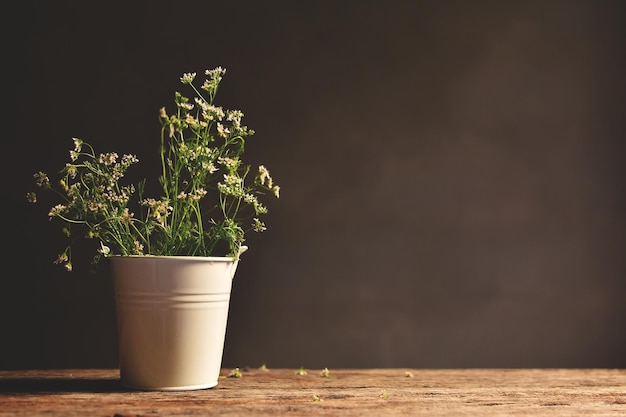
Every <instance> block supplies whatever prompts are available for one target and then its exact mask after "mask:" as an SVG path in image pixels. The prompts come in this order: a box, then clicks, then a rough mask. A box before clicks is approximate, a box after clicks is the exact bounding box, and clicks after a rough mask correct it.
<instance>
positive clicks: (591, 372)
mask: <svg viewBox="0 0 626 417" xmlns="http://www.w3.org/2000/svg"><path fill="white" fill-rule="evenodd" d="M296 371H297V370H295V369H268V370H265V369H242V370H241V373H242V376H241V377H240V378H233V377H229V374H230V373H231V372H232V370H228V369H224V370H222V376H221V377H220V381H219V384H218V386H217V387H215V388H211V389H207V390H197V391H179V392H158V391H156V392H155V391H131V390H128V389H125V388H123V387H122V386H121V385H120V383H119V373H118V371H117V370H107V369H102V370H99V369H91V370H85V369H81V370H78V369H77V370H40V371H37V370H32V371H0V416H70V417H71V416H109V417H113V416H116V417H131V416H133V417H136V416H217V415H219V416H277V415H290V416H305V415H306V416H308V415H316V416H377V417H379V416H413V415H419V416H505V415H506V416H586V415H588V416H620V417H623V416H626V370H624V369H441V370H435V369H336V370H333V369H330V370H329V375H328V376H327V377H325V376H322V370H321V369H320V370H314V369H307V370H306V371H307V374H306V375H298V374H297V372H296Z"/></svg>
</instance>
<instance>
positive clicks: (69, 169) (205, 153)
mask: <svg viewBox="0 0 626 417" xmlns="http://www.w3.org/2000/svg"><path fill="white" fill-rule="evenodd" d="M225 72H226V71H225V70H224V69H223V68H221V67H218V68H215V69H212V70H207V71H206V72H205V75H206V79H205V81H204V82H203V84H202V85H201V87H200V88H197V87H196V86H195V85H194V81H195V79H196V74H195V73H185V74H183V76H182V77H181V79H180V81H181V82H182V84H183V85H186V86H189V87H190V88H191V90H192V91H193V92H194V97H193V100H191V99H190V98H188V97H186V96H184V95H182V94H181V93H179V92H176V93H175V95H174V102H175V105H176V109H175V111H174V112H172V113H171V114H170V113H168V112H167V111H166V109H165V108H162V109H160V113H159V115H160V120H161V125H162V129H161V147H160V149H161V150H160V159H161V174H160V177H159V184H160V186H161V189H162V195H161V196H160V197H158V198H153V197H147V196H144V190H145V189H146V180H145V179H144V180H142V181H140V182H139V183H136V184H123V183H122V180H123V179H124V176H125V174H126V172H127V170H128V169H130V168H131V167H132V166H133V165H135V164H137V163H138V162H139V160H138V158H137V157H136V156H135V155H123V156H122V157H121V158H120V157H119V154H117V153H115V152H110V153H101V154H98V153H96V152H95V150H94V148H93V147H92V146H91V145H90V144H88V143H86V142H85V141H83V140H81V139H77V138H74V139H73V141H74V147H73V149H72V150H70V162H68V163H67V164H66V165H65V167H64V168H63V169H62V170H61V171H60V172H61V178H60V179H59V180H58V182H56V183H53V182H52V181H51V180H50V178H49V177H48V175H47V174H45V173H43V172H38V173H37V174H35V175H34V178H35V184H36V185H37V186H38V187H40V188H42V189H45V190H52V191H54V192H55V193H56V195H57V196H58V197H60V200H61V201H60V202H59V203H58V204H55V205H54V206H53V207H52V208H51V210H50V211H49V213H48V215H49V217H50V218H51V219H52V218H56V219H59V220H61V221H62V223H63V228H62V229H63V232H64V234H65V235H66V236H67V237H68V239H69V242H68V244H67V246H66V247H65V249H64V250H63V252H62V253H61V254H60V255H59V256H58V258H57V261H56V262H57V263H61V264H64V265H65V267H66V268H67V269H68V270H71V269H72V257H71V254H72V253H71V249H72V246H73V244H74V243H75V242H76V241H77V240H78V239H81V238H83V237H86V238H89V239H96V240H97V241H99V245H98V248H97V253H96V255H95V257H94V262H97V261H99V260H100V258H101V257H102V256H112V255H185V256H221V255H224V254H226V255H228V256H232V257H238V256H239V253H240V248H241V246H242V244H243V242H244V240H245V239H244V237H245V234H246V232H248V231H255V232H262V231H264V230H266V226H265V223H264V222H263V221H261V217H262V216H263V215H265V214H267V212H268V209H267V206H266V205H265V204H263V203H261V200H260V198H261V197H262V196H264V195H266V194H269V195H273V196H274V197H276V198H278V197H279V193H280V187H279V186H277V185H275V184H274V182H273V180H272V178H271V176H270V174H269V171H268V170H267V168H266V167H265V166H263V165H261V166H259V167H258V168H257V169H256V170H255V171H252V167H251V166H250V165H248V164H245V163H244V162H243V160H242V156H243V153H244V149H245V143H246V138H248V137H249V136H251V135H253V134H254V131H253V130H251V129H248V127H246V126H244V125H243V124H242V118H243V113H242V112H241V111H240V110H228V109H224V108H222V107H219V106H217V105H215V104H214V99H215V95H216V92H217V89H218V87H219V84H220V81H221V80H222V77H223V76H224V74H225ZM27 199H28V200H29V201H31V202H36V201H37V195H36V194H35V193H34V192H31V193H28V194H27ZM77 229H78V230H77Z"/></svg>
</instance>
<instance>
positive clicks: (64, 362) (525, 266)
mask: <svg viewBox="0 0 626 417" xmlns="http://www.w3.org/2000/svg"><path fill="white" fill-rule="evenodd" d="M224 3H229V2H223V1H221V2H216V1H198V2H162V1H151V2H130V1H129V2H119V3H116V2H96V3H93V2H83V1H59V2H48V1H40V2H35V1H23V2H19V4H18V3H16V4H14V5H12V7H8V6H7V7H6V10H5V12H4V16H3V18H4V19H3V20H6V21H5V22H4V24H3V26H4V29H3V32H4V34H3V39H4V40H3V42H4V43H5V46H4V59H3V67H4V68H3V73H4V74H5V76H4V77H3V80H4V82H5V88H4V93H5V95H4V97H3V99H4V100H3V101H4V108H5V110H4V112H3V115H4V117H3V119H4V123H3V135H2V136H3V144H4V151H3V152H2V158H3V161H2V169H3V178H4V181H3V184H4V185H5V188H4V192H3V196H4V198H3V203H4V204H3V209H2V211H3V213H4V215H3V220H4V222H3V223H4V227H3V238H4V239H3V240H4V246H3V247H4V248H5V250H4V259H5V262H4V264H5V271H4V272H3V273H2V276H3V278H2V284H1V300H0V301H1V304H0V306H1V307H0V308H1V310H0V317H2V330H1V333H0V334H1V336H0V340H1V342H0V368H3V369H15V368H35V367H87V366H88V367H109V366H116V361H117V356H116V345H115V344H116V334H115V325H114V312H113V301H112V297H111V287H110V283H109V281H108V278H107V274H106V270H105V269H106V268H105V269H103V270H101V271H100V272H99V273H98V274H96V275H89V274H88V272H87V270H88V266H87V265H83V266H82V268H77V270H76V271H75V272H73V273H72V274H67V273H66V272H64V271H63V270H60V269H59V268H58V267H56V266H55V265H53V264H52V263H51V260H52V259H53V258H54V257H55V254H56V253H57V251H58V250H59V248H58V247H57V246H54V245H53V244H54V243H55V242H56V229H55V228H53V227H52V225H50V224H49V223H48V222H47V220H46V211H45V210H44V207H36V206H32V205H28V204H27V203H26V202H25V199H24V195H25V193H26V192H27V191H29V190H30V189H31V176H32V174H33V173H34V172H35V171H38V170H44V171H48V172H51V171H53V170H55V169H56V168H59V167H60V166H61V165H62V164H63V163H64V162H65V160H66V157H67V155H68V150H69V149H70V148H71V146H72V144H71V137H73V136H77V137H81V138H83V139H85V140H87V141H89V142H91V143H93V144H94V145H96V146H97V147H98V149H99V150H100V151H118V152H120V153H136V154H138V156H139V157H140V159H142V160H143V161H144V162H145V165H146V168H147V169H148V170H156V164H155V163H156V158H157V147H156V146H157V143H158V135H159V128H160V126H159V123H158V118H157V115H158V109H159V108H160V107H161V106H164V105H165V106H168V107H169V106H171V105H172V103H173V100H172V98H173V92H174V90H176V89H179V87H180V84H179V82H178V78H179V77H180V75H182V73H183V72H193V71H195V72H198V73H201V72H202V71H203V70H204V69H207V68H213V67H215V66H223V67H225V68H226V69H227V71H228V72H227V74H226V77H225V79H224V82H223V88H222V89H221V91H220V96H219V97H218V99H219V101H220V103H221V104H222V105H224V106H225V107H234V108H240V109H242V110H243V111H244V113H245V114H246V117H245V120H246V122H247V124H248V126H249V127H251V128H253V129H255V130H256V132H257V134H256V135H255V136H254V137H253V139H251V140H250V141H249V146H248V153H249V154H250V157H251V158H252V159H253V161H254V162H262V163H264V164H266V165H267V166H268V167H269V168H270V170H271V172H272V174H273V176H274V177H275V179H276V181H277V182H278V183H279V184H280V185H281V187H282V194H281V199H280V200H279V201H278V202H277V203H275V204H272V205H270V215H269V217H268V221H267V223H268V231H267V232H266V233H264V234H262V235H258V236H252V237H250V240H249V244H250V246H251V249H250V251H249V252H248V253H247V254H246V256H245V258H244V260H243V262H242V263H241V265H240V269H239V270H238V272H237V277H236V279H235V282H234V288H233V294H232V301H231V314H230V319H229V328H228V333H227V340H226V346H225V353H224V366H226V367H234V366H259V365H261V364H262V363H266V364H267V365H268V366H269V367H300V366H305V367H308V368H313V367H318V368H319V367H330V368H332V367H335V368H337V367H625V366H626V354H625V352H626V332H625V331H624V328H625V324H626V303H625V302H624V299H625V297H624V296H625V295H626V276H625V273H626V262H625V260H624V249H625V247H626V246H625V244H626V238H625V232H626V227H625V226H626V222H625V218H624V214H625V208H626V207H625V203H626V200H625V195H624V188H623V178H624V174H625V168H624V165H623V164H622V163H623V159H624V151H625V147H624V134H625V133H626V123H625V121H624V120H625V118H624V110H625V108H626V107H625V105H626V100H625V98H626V83H625V81H624V74H625V70H626V60H625V46H626V30H625V29H624V27H625V26H624V23H625V18H626V7H625V6H626V3H625V2H622V1H565V0H560V1H559V0H553V1H524V2H520V1H363V0H361V1H311V2H299V1H263V2H261V1H243V2H230V5H225V4H224ZM9 22H10V23H11V24H12V26H11V27H13V29H11V28H10V27H9V26H8V23H9ZM150 161H152V162H150ZM153 172H154V171H153ZM154 175H156V172H154Z"/></svg>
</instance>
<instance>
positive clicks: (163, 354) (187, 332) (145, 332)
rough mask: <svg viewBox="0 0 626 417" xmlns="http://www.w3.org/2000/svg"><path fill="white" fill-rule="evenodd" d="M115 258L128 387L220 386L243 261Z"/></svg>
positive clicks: (123, 371)
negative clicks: (231, 310) (234, 283)
mask: <svg viewBox="0 0 626 417" xmlns="http://www.w3.org/2000/svg"><path fill="white" fill-rule="evenodd" d="M109 259H110V260H111V272H112V278H113V288H114V290H115V300H116V303H115V304H116V313H117V328H118V343H119V361H120V362H119V365H120V378H121V383H122V385H123V386H125V387H127V388H133V389H142V390H193V389H204V388H211V387H214V386H216V385H217V381H218V378H219V373H220V368H221V363H222V352H223V348H224V338H225V335H226V322H227V318H228V306H229V302H230V292H231V287H232V279H233V277H234V275H235V270H236V269H237V263H238V261H234V260H233V258H228V257H195V256H113V257H111V258H109Z"/></svg>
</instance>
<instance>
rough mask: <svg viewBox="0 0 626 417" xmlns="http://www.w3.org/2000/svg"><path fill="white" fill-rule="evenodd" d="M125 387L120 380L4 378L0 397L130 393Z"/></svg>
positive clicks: (1, 383)
mask: <svg viewBox="0 0 626 417" xmlns="http://www.w3.org/2000/svg"><path fill="white" fill-rule="evenodd" d="M129 391H130V390H129V389H127V388H125V387H123V386H122V385H121V383H120V380H119V378H108V379H103V378H38V377H23V378H4V379H0V396H1V395H2V394H17V393H24V394H28V393H37V394H42V393H48V392H49V393H51V394H57V393H60V392H93V393H99V392H102V393H106V392H129Z"/></svg>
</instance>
